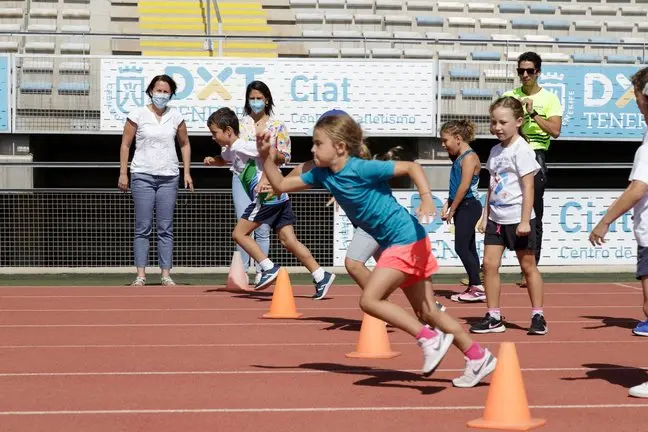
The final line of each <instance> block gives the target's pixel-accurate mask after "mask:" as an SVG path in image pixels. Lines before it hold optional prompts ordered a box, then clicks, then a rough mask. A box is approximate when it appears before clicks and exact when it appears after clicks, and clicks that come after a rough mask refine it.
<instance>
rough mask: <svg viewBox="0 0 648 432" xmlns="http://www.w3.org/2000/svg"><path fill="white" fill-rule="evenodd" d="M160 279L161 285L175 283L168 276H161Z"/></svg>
mask: <svg viewBox="0 0 648 432" xmlns="http://www.w3.org/2000/svg"><path fill="white" fill-rule="evenodd" d="M160 281H161V282H162V285H164V286H173V285H175V284H176V283H175V282H173V279H171V277H170V276H163V277H162V278H161V279H160Z"/></svg>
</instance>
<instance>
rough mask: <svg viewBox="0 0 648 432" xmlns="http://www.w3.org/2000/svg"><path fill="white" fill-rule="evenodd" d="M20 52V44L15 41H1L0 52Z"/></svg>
mask: <svg viewBox="0 0 648 432" xmlns="http://www.w3.org/2000/svg"><path fill="white" fill-rule="evenodd" d="M17 51H18V42H17V41H15V40H12V41H0V52H3V53H7V52H17Z"/></svg>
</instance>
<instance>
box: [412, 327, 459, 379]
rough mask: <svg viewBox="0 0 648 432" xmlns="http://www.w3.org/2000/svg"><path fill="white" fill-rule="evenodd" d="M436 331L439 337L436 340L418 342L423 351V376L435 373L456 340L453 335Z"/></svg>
mask: <svg viewBox="0 0 648 432" xmlns="http://www.w3.org/2000/svg"><path fill="white" fill-rule="evenodd" d="M436 331H437V333H438V335H437V336H436V337H435V338H433V339H425V338H421V339H419V340H418V345H419V346H420V347H421V349H422V350H423V369H422V370H421V372H422V373H423V376H429V375H431V374H432V372H434V370H435V369H436V368H437V366H439V363H440V362H441V360H442V359H443V356H445V355H446V353H447V352H448V348H450V345H452V341H453V340H454V336H453V335H451V334H445V333H443V332H441V331H440V330H438V329H437V330H436Z"/></svg>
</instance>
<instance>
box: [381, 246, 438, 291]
mask: <svg viewBox="0 0 648 432" xmlns="http://www.w3.org/2000/svg"><path fill="white" fill-rule="evenodd" d="M376 267H385V268H391V269H394V270H400V271H402V272H403V273H405V274H406V275H408V278H407V279H405V282H403V284H402V285H401V288H403V289H404V288H407V287H408V286H410V285H413V284H415V283H416V282H418V281H420V280H423V279H427V278H428V277H430V276H432V275H433V274H434V273H436V271H437V269H438V268H439V264H438V263H437V260H436V258H434V254H433V253H432V244H431V243H430V238H429V237H427V236H425V238H423V239H421V240H419V241H417V242H416V243H411V244H408V245H398V246H392V247H390V248H387V249H385V251H384V252H383V253H382V254H381V255H380V258H379V259H378V262H377V263H376Z"/></svg>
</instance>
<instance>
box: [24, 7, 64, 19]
mask: <svg viewBox="0 0 648 432" xmlns="http://www.w3.org/2000/svg"><path fill="white" fill-rule="evenodd" d="M57 16H58V10H57V9H54V8H32V9H31V10H30V11H29V17H30V18H56V17H57Z"/></svg>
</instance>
